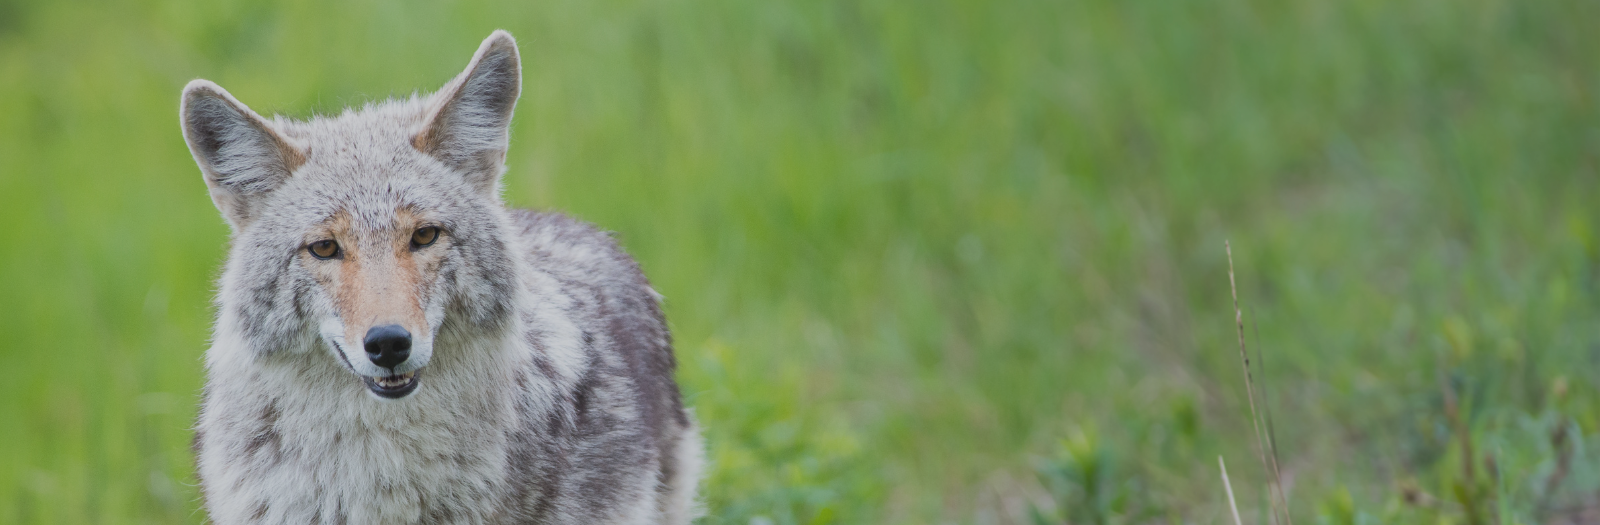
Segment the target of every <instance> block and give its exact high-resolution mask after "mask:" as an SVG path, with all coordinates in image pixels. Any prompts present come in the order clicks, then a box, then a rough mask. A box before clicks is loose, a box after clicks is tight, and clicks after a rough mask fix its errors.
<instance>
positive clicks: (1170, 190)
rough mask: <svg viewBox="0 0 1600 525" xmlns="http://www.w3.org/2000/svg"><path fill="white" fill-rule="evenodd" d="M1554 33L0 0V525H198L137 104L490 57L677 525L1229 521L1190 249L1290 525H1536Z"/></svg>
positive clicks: (1568, 215)
mask: <svg viewBox="0 0 1600 525" xmlns="http://www.w3.org/2000/svg"><path fill="white" fill-rule="evenodd" d="M1594 20H1600V5H1597V4H1595V3H1593V2H1585V1H1581V0H1550V1H1541V2H1518V1H1513V0H1417V1H1408V2H1386V1H1379V0H1353V1H1347V2H1325V1H1314V0H1287V1H1262V0H1211V1H1206V2H1137V1H1136V2H1123V1H1100V0H1067V1H1059V0H996V1H988V2H964V1H955V0H930V1H926V2H917V3H916V4H915V5H912V4H908V3H905V2H891V1H887V0H860V1H856V0H806V1H774V2H749V1H736V0H655V1H648V2H647V1H637V0H616V1H578V0H545V1H537V2H493V3H479V2H422V1H418V0H401V1H396V2H374V1H370V0H369V1H358V2H348V3H347V2H312V1H309V0H289V1H285V2H266V1H258V0H221V1H215V2H194V3H188V2H180V1H177V0H156V1H152V2H140V3H126V4H118V3H110V2H97V3H87V2H74V1H61V2H31V1H25V0H0V225H3V227H0V247H3V248H0V276H4V277H3V278H0V333H3V334H5V343H3V344H0V363H3V364H4V365H5V366H4V369H5V370H6V371H7V372H8V374H7V377H6V378H5V380H3V381H0V444H4V445H5V446H4V447H3V449H4V450H3V452H0V523H51V524H55V523H88V522H95V523H186V522H187V523H197V522H200V521H202V520H203V515H202V514H201V513H199V512H197V510H196V509H197V508H198V502H197V499H198V497H199V494H198V493H197V491H196V489H195V487H194V478H193V475H192V457H191V456H190V453H189V452H188V448H187V447H188V442H189V440H190V437H191V435H190V432H189V430H188V427H189V425H190V423H191V422H192V420H193V417H194V410H195V401H196V399H197V397H198V391H199V388H200V386H201V382H202V376H203V370H202V364H201V361H200V355H201V353H202V352H203V350H204V348H205V347H206V340H207V336H208V330H209V323H210V318H211V313H210V306H209V302H208V301H209V299H210V295H211V286H212V285H211V279H212V278H213V277H214V276H215V275H216V271H217V267H218V265H219V264H220V263H221V261H222V258H223V254H224V248H225V243H226V236H227V232H226V226H225V225H224V224H223V222H222V221H221V219H220V218H219V217H218V216H217V213H216V211H215V210H214V209H213V208H212V207H211V204H210V202H209V200H208V199H207V198H206V193H205V190H204V187H203V185H202V184H201V182H200V177H199V172H198V170H197V169H196V168H195V167H194V165H193V162H192V160H191V159H190V158H189V155H188V152H187V151H186V149H185V147H184V145H183V141H182V139H181V137H180V135H179V131H178V125H177V117H176V113H177V110H176V107H177V94H178V90H179V89H180V87H181V86H182V85H183V84H184V83H185V82H186V81H188V80H189V79H191V78H195V77H205V78H209V79H212V80H215V81H217V82H219V83H220V84H221V85H223V86H225V87H227V88H228V89H229V90H230V91H231V92H233V93H234V94H235V95H237V96H238V97H239V98H240V99H241V100H243V101H245V102H246V103H248V104H251V105H252V106H253V107H255V108H256V109H257V110H259V111H262V112H265V113H271V112H280V113H285V114H288V115H294V116H305V115H309V114H311V113H315V112H322V113H330V112H336V111H339V110H340V109H341V108H344V107H346V106H350V105H359V104H361V103H364V102H366V101H369V100H373V99H376V98H382V97H387V96H391V95H394V96H404V95H407V94H409V93H411V92H412V91H413V90H416V89H424V90H426V89H432V88H433V87H435V86H437V85H439V84H440V83H442V82H443V81H444V80H445V79H447V78H448V77H449V76H450V75H453V74H454V73H456V72H457V71H459V69H460V68H461V67H462V66H463V63H464V61H465V60H466V58H467V57H468V56H469V54H470V53H471V52H472V50H473V49H474V46H476V45H477V43H478V42H479V41H480V40H481V39H482V38H483V37H484V36H485V35H487V34H488V33H489V31H490V30H492V29H493V28H505V29H508V30H510V31H511V32H512V33H513V34H515V35H516V36H517V37H518V38H519V41H520V43H521V45H522V49H523V53H524V55H523V56H524V59H525V61H526V62H527V63H526V76H527V79H526V85H525V88H524V93H523V98H522V100H521V102H520V103H519V105H518V108H517V112H518V115H517V121H516V123H515V124H514V129H513V134H512V140H513V144H512V150H511V154H510V158H509V159H508V163H509V172H508V175H507V179H506V180H507V183H506V187H507V193H506V197H507V199H508V200H509V201H510V202H512V203H514V204H517V205H521V206H529V207H539V208H556V209H562V210H567V211H570V212H571V213H573V214H574V215H576V216H578V217H581V218H584V219H587V220H590V221H593V222H595V223H598V224H600V225H601V226H603V227H605V228H608V229H611V230H614V231H617V232H618V233H619V237H620V238H621V240H622V242H623V243H624V244H625V245H626V246H627V247H628V248H629V250H630V251H632V253H634V254H635V255H636V256H637V257H638V258H639V259H640V260H641V261H642V263H643V265H644V267H645V269H646V271H647V273H648V274H649V275H650V276H651V278H652V281H653V283H654V284H655V285H656V287H657V288H658V289H659V290H660V291H661V292H662V293H663V294H664V295H665V296H666V297H667V301H666V308H667V312H668V316H669V318H670V319H671V322H672V325H673V330H674V335H675V340H676V342H677V348H678V352H679V357H680V363H681V368H680V380H681V382H682V384H683V387H684V391H685V393H686V394H687V396H688V400H689V402H690V404H692V405H693V406H694V407H695V409H696V410H697V414H698V415H699V417H700V419H701V421H702V423H703V425H704V427H705V429H706V433H707V437H708V440H709V445H708V448H709V450H708V455H709V457H710V459H711V460H712V462H713V464H712V468H711V469H710V472H709V473H708V478H707V483H706V485H705V490H704V494H705V500H706V503H707V506H708V508H709V510H710V516H709V517H708V518H707V519H706V520H705V521H706V522H707V523H727V524H738V525H745V524H762V523H766V524H812V523H930V522H946V521H949V522H980V523H1029V522H1032V521H1033V520H1034V517H1035V515H1034V514H1033V512H1032V511H1031V510H1030V509H1035V508H1037V509H1041V510H1040V511H1039V512H1040V514H1039V516H1041V517H1043V518H1045V519H1047V520H1056V521H1058V522H1059V521H1062V520H1067V521H1071V522H1073V523H1079V522H1084V523H1092V522H1096V521H1099V522H1106V523H1116V522H1119V520H1121V522H1128V523H1133V522H1152V521H1166V522H1204V521H1207V520H1211V521H1215V518H1216V517H1220V516H1223V515H1224V514H1225V513H1226V512H1227V511H1226V510H1225V509H1226V503H1225V501H1224V499H1223V495H1222V490H1221V487H1220V483H1219V480H1218V478H1217V472H1216V470H1215V458H1216V456H1217V455H1219V454H1221V455H1224V456H1225V457H1226V458H1228V459H1229V465H1230V467H1233V468H1234V471H1231V472H1230V476H1232V480H1233V484H1234V487H1235V491H1236V495H1237V496H1238V497H1239V504H1240V506H1241V512H1243V513H1245V514H1246V515H1247V516H1252V517H1254V518H1253V519H1254V520H1255V521H1256V522H1258V523H1264V522H1265V520H1266V516H1267V514H1268V513H1267V512H1266V511H1264V510H1263V509H1265V508H1266V502H1267V499H1266V498H1265V494H1266V491H1265V490H1263V489H1262V488H1263V487H1265V483H1264V480H1265V479H1266V477H1265V475H1264V474H1263V469H1261V468H1260V466H1259V465H1257V464H1256V463H1257V462H1256V461H1255V459H1254V458H1255V453H1254V451H1253V449H1252V448H1251V447H1253V446H1254V445H1253V443H1254V441H1253V437H1252V430H1251V428H1252V427H1251V425H1250V423H1249V420H1248V416H1247V415H1246V414H1247V413H1248V409H1247V408H1246V404H1245V400H1244V399H1243V390H1244V389H1243V383H1242V381H1243V376H1242V374H1241V371H1240V368H1239V362H1238V359H1237V346H1236V345H1237V342H1236V340H1235V336H1234V332H1233V330H1234V327H1233V324H1232V323H1233V312H1232V310H1231V308H1230V301H1229V298H1228V283H1227V263H1226V260H1225V259H1224V256H1223V253H1222V243H1223V240H1224V239H1227V240H1230V241H1231V242H1232V246H1233V249H1234V257H1235V262H1236V263H1237V270H1238V278H1239V291H1240V295H1241V299H1242V302H1243V306H1244V311H1245V314H1246V317H1247V321H1248V323H1249V327H1248V329H1247V332H1246V333H1247V336H1248V337H1249V339H1250V341H1249V342H1250V343H1251V348H1252V349H1256V348H1259V349H1261V350H1262V352H1261V355H1260V357H1261V361H1263V362H1262V363H1261V364H1263V366H1262V368H1261V369H1259V371H1258V372H1257V376H1256V380H1257V387H1258V388H1259V389H1260V390H1258V393H1262V394H1264V395H1263V399H1264V401H1263V403H1264V405H1265V406H1267V407H1270V408H1271V409H1272V411H1273V417H1274V425H1273V427H1274V428H1275V433H1276V438H1277V442H1278V449H1279V450H1280V452H1281V454H1282V455H1281V458H1280V459H1281V461H1282V466H1283V469H1284V471H1285V475H1286V477H1292V478H1293V482H1292V483H1291V484H1290V487H1289V488H1290V491H1289V492H1290V493H1289V499H1290V503H1291V506H1292V508H1293V510H1294V513H1295V517H1296V521H1297V522H1300V523H1316V522H1317V521H1318V519H1319V518H1321V519H1322V520H1324V521H1327V522H1329V523H1370V522H1382V523H1468V522H1469V520H1477V521H1479V522H1482V523H1488V522H1498V523H1504V524H1510V523H1514V522H1515V523H1535V522H1548V521H1550V520H1553V519H1556V518H1560V517H1562V516H1574V515H1576V514H1573V513H1574V512H1578V511H1576V510H1573V509H1580V510H1581V509H1582V508H1583V507H1584V505H1595V503H1593V502H1594V501H1595V500H1596V499H1597V497H1600V496H1597V495H1600V472H1597V468H1596V467H1595V466H1594V465H1600V461H1596V458H1597V457H1600V456H1597V454H1600V450H1597V449H1596V448H1595V447H1596V445H1595V443H1600V440H1597V439H1596V437H1597V433H1600V394H1597V390H1596V388H1597V387H1600V366H1597V363H1600V361H1597V359H1600V358H1597V356H1600V354H1597V353H1596V350H1595V349H1596V348H1600V331H1597V330H1596V329H1595V326H1597V325H1596V323H1595V320H1596V319H1600V236H1597V233H1596V232H1597V225H1600V206H1597V205H1596V204H1595V202H1596V196H1597V195H1600V173H1597V165H1600V164H1597V161H1596V155H1595V152H1597V151H1600V127H1597V126H1596V124H1595V123H1596V122H1600V108H1597V104H1596V100H1600V68H1596V67H1594V58H1593V57H1594V56H1595V52H1594V50H1596V49H1600V32H1596V31H1593V30H1592V26H1593V21H1594ZM1451 398H1453V399H1454V401H1453V402H1451V401H1450V399H1451ZM1452 403H1453V406H1454V408H1453V409H1451V408H1449V407H1450V406H1451V405H1452ZM1075 429H1096V430H1095V432H1094V433H1092V434H1087V432H1088V431H1087V430H1085V432H1086V435H1085V437H1084V438H1083V439H1082V443H1080V442H1079V441H1078V438H1075V437H1073V436H1074V434H1073V432H1074V430H1075ZM1557 429H1565V430H1563V431H1561V432H1563V434H1561V435H1563V436H1565V437H1563V438H1561V440H1557V439H1556V438H1555V437H1554V436H1556V435H1557V434H1556V433H1557ZM1463 435H1465V436H1466V437H1467V438H1468V439H1465V440H1464V439H1462V436H1463ZM1063 437H1066V439H1067V443H1069V444H1072V443H1078V444H1077V445H1072V446H1068V447H1067V449H1068V450H1065V451H1063V450H1060V449H1059V448H1058V447H1060V443H1061V440H1062V439H1063ZM1091 437H1092V439H1089V438H1091ZM1558 441H1559V443H1558ZM1467 448H1470V449H1471V451H1470V452H1468V451H1467V450H1466V449H1467ZM1039 457H1045V458H1048V459H1046V460H1045V461H1044V463H1043V466H1039V465H1036V464H1035V463H1034V458H1039ZM1563 458H1566V459H1563ZM1469 465H1470V469H1469V468H1468V466H1469ZM1562 465H1566V466H1565V467H1563V466H1562ZM1035 467H1038V468H1039V470H1038V471H1036V469H1035ZM1469 470H1470V472H1471V474H1470V475H1469V474H1468V471H1469ZM1558 473H1559V475H1558ZM1041 474H1042V475H1041ZM1469 509H1470V510H1469ZM1057 511H1059V512H1060V514H1055V515H1052V514H1050V513H1052V512H1057ZM1473 516H1475V517H1473Z"/></svg>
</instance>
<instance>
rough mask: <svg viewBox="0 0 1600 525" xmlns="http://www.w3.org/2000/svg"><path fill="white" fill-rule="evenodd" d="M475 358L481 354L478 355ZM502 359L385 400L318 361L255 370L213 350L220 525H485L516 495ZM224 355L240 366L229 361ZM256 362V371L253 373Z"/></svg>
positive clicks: (209, 450) (214, 507)
mask: <svg viewBox="0 0 1600 525" xmlns="http://www.w3.org/2000/svg"><path fill="white" fill-rule="evenodd" d="M472 346H477V348H472ZM493 346H498V345H467V347H465V348H462V347H458V348H457V350H459V351H460V352H461V353H470V354H473V357H476V358H475V359H459V358H456V359H452V358H451V356H440V357H441V358H443V359H442V361H439V362H436V363H435V365H434V366H430V367H428V369H427V370H424V371H423V372H422V375H421V377H420V380H421V381H422V384H421V386H420V388H419V389H418V391H417V392H416V393H414V394H412V395H411V396H408V397H407V398H404V399H400V400H385V399H379V398H377V397H376V396H374V395H372V394H370V393H369V392H367V391H366V388H365V387H364V386H363V385H362V384H361V383H360V381H359V380H358V379H357V378H356V377H355V376H354V375H353V374H351V373H350V372H348V371H345V370H343V369H341V368H340V367H339V365H338V363H337V362H335V361H333V360H331V359H329V356H328V355H316V354H315V352H317V351H319V349H309V350H307V351H304V352H300V353H295V354H284V355H275V356H269V357H264V358H260V359H252V358H250V357H248V356H241V355H240V354H243V353H242V352H232V353H229V352H218V351H217V350H218V349H215V348H214V349H213V352H212V355H211V356H210V357H211V358H212V359H211V360H210V362H209V363H208V364H209V366H210V377H209V381H208V386H207V394H206V404H205V407H204V409H203V412H202V415H201V418H200V421H199V424H198V428H197V430H198V431H199V433H200V437H199V438H198V440H199V445H200V447H201V449H202V450H203V451H204V452H203V453H202V454H201V457H200V465H199V468H200V474H201V476H202V478H203V479H204V486H203V489H204V490H205V492H206V497H207V499H208V501H209V503H210V505H209V506H210V509H211V512H212V516H211V517H212V519H213V520H214V521H215V522H217V523H247V522H248V523H352V524H354V523H419V522H422V523H485V522H490V521H492V520H493V519H494V515H495V514H496V513H497V512H498V511H497V509H498V508H499V507H500V502H501V501H502V500H503V497H504V493H505V491H506V485H507V483H506V476H507V465H506V453H505V447H506V440H507V432H508V429H512V428H516V425H517V424H518V417H525V416H523V415H519V414H518V413H517V411H515V410H513V407H514V403H513V395H512V389H511V388H510V386H511V384H512V378H511V372H510V371H511V370H514V369H516V367H514V366H511V365H513V363H510V362H508V361H509V360H510V359H509V358H507V357H502V356H510V355H515V352H508V351H507V350H508V349H505V348H494V347H493ZM216 354H230V355H228V356H218V355H216ZM247 361H248V362H247Z"/></svg>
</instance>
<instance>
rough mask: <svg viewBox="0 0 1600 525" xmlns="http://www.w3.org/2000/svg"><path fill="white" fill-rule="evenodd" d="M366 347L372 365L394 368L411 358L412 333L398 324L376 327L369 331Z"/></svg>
mask: <svg viewBox="0 0 1600 525" xmlns="http://www.w3.org/2000/svg"><path fill="white" fill-rule="evenodd" d="M366 347H367V359H371V360H372V364H375V365H378V366H381V367H384V368H394V367H396V366H400V363H404V362H406V358H407V357H411V332H407V331H406V329H404V328H401V327H400V325H397V324H386V325H383V326H374V327H372V329H371V330H367V339H366Z"/></svg>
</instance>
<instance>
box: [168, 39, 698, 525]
mask: <svg viewBox="0 0 1600 525" xmlns="http://www.w3.org/2000/svg"><path fill="white" fill-rule="evenodd" d="M520 91H521V69H520V66H519V57H518V54H517V48H516V43H515V42H514V41H513V40H512V39H511V36H510V35H507V34H506V33H504V32H498V31H497V32H495V33H494V34H493V35H491V36H490V37H489V38H488V39H487V40H484V42H483V45H482V46H480V47H479V49H478V52H477V54H476V55H474V56H473V58H472V62H471V63H470V64H469V65H468V66H467V69H466V71H464V72H463V73H462V74H461V75H459V76H457V77H456V78H455V79H453V80H451V81H450V82H449V83H448V84H446V85H445V87H444V88H443V89H440V90H439V92H438V93H435V94H433V95H430V96H426V97H416V96H413V97H412V98H410V99H408V100H399V101H388V102H382V103H378V104H373V105H369V106H367V107H364V108H362V109H359V110H353V111H346V112H345V113H344V114H342V115H339V116H337V117H319V118H313V119H312V120H310V121H292V120H287V119H283V118H273V119H270V120H269V119H266V118H263V117H261V116H259V115H257V114H256V113H254V112H252V111H250V109H249V108H247V107H245V106H244V105H243V104H241V103H240V102H239V101H238V100H236V99H234V98H233V96H231V95H229V94H228V93H227V92H226V91H223V90H222V88H220V87H218V86H216V85H215V84H212V83H210V82H206V81H203V80H196V81H194V82H191V83H190V84H189V86H188V87H186V88H184V91H183V103H182V104H183V105H182V110H181V116H182V123H183V132H184V137H185V138H186V139H187V140H188V143H189V149H190V151H191V152H192V153H193V154H194V158H195V161H196V162H197V163H199V165H200V168H201V171H202V172H203V174H204V176H205V182H206V186H207V187H208V188H209V189H210V192H211V199H212V201H213V202H214V203H215V204H216V206H217V208H218V209H219V210H221V211H222V214H223V216H224V217H225V218H226V219H227V220H228V223H229V224H230V225H232V227H233V237H232V246H231V249H230V253H229V257H228V262H227V265H226V268H225V270H224V271H223V274H222V279H221V283H220V288H221V290H220V292H219V294H218V298H217V303H218V309H219V312H218V318H217V326H216V333H215V339H214V342H213V344H212V347H211V349H210V350H209V351H207V353H206V368H207V380H206V389H205V402H204V405H203V407H202V409H201V413H200V418H199V421H198V423H197V424H196V429H195V431H196V435H195V449H196V452H197V453H198V454H199V460H198V462H199V474H200V479H201V488H202V490H203V491H204V493H205V501H206V508H207V510H208V511H209V513H210V517H211V519H212V521H214V522H216V523H223V524H231V523H296V524H305V523H351V524H364V523H385V524H387V523H687V522H688V521H689V519H690V518H692V517H693V516H692V504H693V500H694V489H695V483H696V481H697V476H698V473H699V468H700V448H699V447H700V439H699V436H698V433H697V431H696V430H695V426H694V423H693V421H692V419H691V418H690V417H689V415H688V414H687V413H686V412H685V410H684V408H683V406H682V404H681V402H680V401H679V396H678V390H677V385H676V384H675V383H674V382H673V379H672V372H673V368H674V361H673V356H672V348H671V344H670V341H669V338H668V334H667V329H666V324H665V322H664V321H663V319H662V316H661V310H660V308H659V305H658V297H657V296H656V295H655V292H654V291H653V290H652V289H651V288H650V286H649V284H648V283H647V282H646V281H645V278H644V276H643V275H642V274H641V273H640V272H639V269H638V265H637V264H635V263H634V262H633V260H632V259H631V258H629V257H628V256H627V255H626V254H624V253H623V252H622V251H621V249H619V248H618V247H617V246H616V245H615V243H614V242H613V241H612V240H611V238H610V237H609V236H607V235H606V234H604V233H603V232H600V231H598V230H596V229H594V228H593V227H590V226H588V225H586V224H583V223H580V222H578V221H574V220H572V219H568V218H566V217H563V216H560V215H556V214H538V213H531V212H525V211H513V210H507V209H506V208H505V206H504V205H503V203H502V202H501V200H500V197H499V193H500V175H501V173H502V172H503V171H504V167H503V164H504V160H505V153H506V148H507V143H508V127H509V125H510V120H511V114H512V108H513V107H514V105H515V104H516V100H517V97H518V95H519V94H520Z"/></svg>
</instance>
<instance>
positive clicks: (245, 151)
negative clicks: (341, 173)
mask: <svg viewBox="0 0 1600 525" xmlns="http://www.w3.org/2000/svg"><path fill="white" fill-rule="evenodd" d="M178 111H179V116H180V117H181V120H182V124H183V138H184V140H186V141H188V142H189V153H191V154H193V155H194V161H195V163H197V164H199V165H200V171H201V173H203V174H205V180H206V187H207V188H209V189H210V190H211V202H212V203H213V204H216V205H217V209H218V210H220V211H222V216H223V217H225V218H227V219H228V223H229V224H232V225H233V228H234V230H239V229H241V228H244V226H245V225H247V224H249V223H250V221H251V219H252V218H254V217H255V214H256V213H255V212H256V210H253V209H252V204H253V203H254V202H255V201H257V200H258V199H257V197H260V196H261V195H262V194H265V193H267V192H269V191H272V190H273V189H275V188H277V187H278V185H279V184H281V183H283V181H284V180H285V179H287V178H288V177H289V174H290V173H293V172H294V170H295V168H298V167H300V165H301V164H303V163H305V160H306V155H305V152H304V150H303V149H302V148H300V147H297V146H296V145H295V144H294V142H293V141H292V140H290V139H289V138H288V137H285V136H283V134H281V133H279V132H278V131H277V130H276V129H274V128H273V126H272V123H270V122H268V121H267V120H266V119H264V118H261V116H260V115H257V114H255V112H253V111H250V108H248V107H245V105H244V104H241V103H240V102H239V100H238V99H235V98H233V95H230V94H228V92H227V91H226V90H224V89H222V87H221V86H218V85H216V84H213V83H211V82H210V81H206V80H195V81H192V82H189V85H188V86H184V88H183V101H182V107H181V108H180V109H179V110H178Z"/></svg>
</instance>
